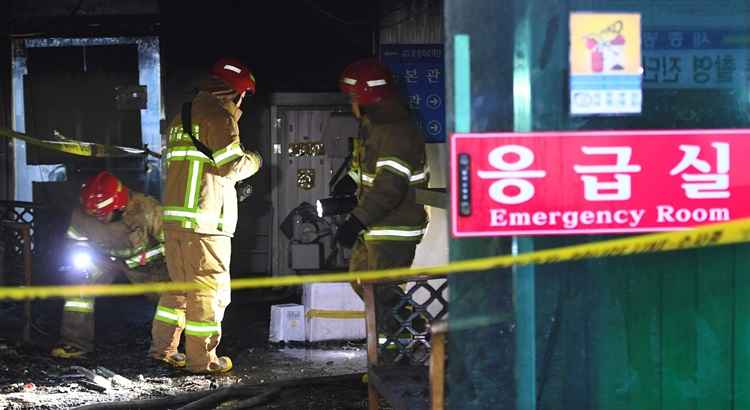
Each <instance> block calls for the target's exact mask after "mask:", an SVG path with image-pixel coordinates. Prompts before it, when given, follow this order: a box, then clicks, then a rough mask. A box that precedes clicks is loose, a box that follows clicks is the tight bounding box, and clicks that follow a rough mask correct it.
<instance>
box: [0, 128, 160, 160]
mask: <svg viewBox="0 0 750 410" xmlns="http://www.w3.org/2000/svg"><path fill="white" fill-rule="evenodd" d="M0 137H5V138H11V139H19V140H22V141H26V143H28V144H31V145H34V146H37V147H41V148H46V149H50V150H53V151H58V152H64V153H66V154H72V155H78V156H80V157H95V158H108V157H112V158H117V157H132V156H142V155H145V154H150V155H154V154H155V155H158V153H153V152H152V151H148V150H144V149H140V148H130V147H120V146H116V145H105V144H97V143H93V142H85V141H76V140H61V141H50V140H40V139H38V138H34V137H32V136H30V135H26V134H22V133H20V132H16V131H12V130H9V129H7V128H0Z"/></svg>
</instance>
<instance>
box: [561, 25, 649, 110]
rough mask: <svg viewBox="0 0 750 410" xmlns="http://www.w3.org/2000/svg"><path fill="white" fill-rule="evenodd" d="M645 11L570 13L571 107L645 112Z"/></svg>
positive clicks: (576, 108)
mask: <svg viewBox="0 0 750 410" xmlns="http://www.w3.org/2000/svg"><path fill="white" fill-rule="evenodd" d="M641 75H642V69H641V16H640V14H637V13H618V14H615V13H571V14H570V113H571V114H573V115H594V114H638V113H640V112H641V101H642V92H641Z"/></svg>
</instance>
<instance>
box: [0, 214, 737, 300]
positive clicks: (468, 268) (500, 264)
mask: <svg viewBox="0 0 750 410" xmlns="http://www.w3.org/2000/svg"><path fill="white" fill-rule="evenodd" d="M748 241H750V218H746V219H740V220H737V221H734V222H726V223H721V224H713V225H705V226H703V227H699V228H695V229H691V230H686V231H677V232H667V233H658V234H650V235H642V236H635V237H629V238H621V239H613V240H608V241H601V242H595V243H587V244H581V245H574V246H567V247H562V248H555V249H547V250H542V251H538V252H532V253H525V254H521V255H518V256H510V255H503V256H493V257H489V258H482V259H474V260H466V261H459V262H453V263H450V264H447V265H443V266H434V267H428V268H416V269H412V268H400V269H388V270H377V271H367V272H349V273H321V274H315V275H305V276H280V277H266V278H247V279H235V280H233V281H232V289H250V288H268V287H277V286H294V285H302V284H305V283H321V282H369V281H379V280H394V279H400V278H408V277H414V276H438V275H440V276H442V275H446V274H458V273H465V272H476V271H484V270H489V269H496V268H506V267H510V266H513V265H529V264H534V265H544V264H549V263H558V262H565V261H575V260H582V259H591V258H603V257H612V256H625V255H635V254H644V253H653V252H665V251H673V250H680V249H692V248H702V247H707V246H718V245H728V244H732V243H741V242H748ZM199 288H200V285H198V284H197V283H185V282H171V283H158V282H157V283H141V284H121V285H120V284H118V285H80V286H33V287H0V299H14V300H22V299H36V298H50V297H80V296H126V295H140V294H145V293H165V292H173V291H181V292H184V291H190V290H196V289H199Z"/></svg>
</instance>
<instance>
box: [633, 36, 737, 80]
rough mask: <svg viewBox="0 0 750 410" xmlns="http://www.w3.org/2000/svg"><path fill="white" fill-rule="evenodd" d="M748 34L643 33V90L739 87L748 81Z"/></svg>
mask: <svg viewBox="0 0 750 410" xmlns="http://www.w3.org/2000/svg"><path fill="white" fill-rule="evenodd" d="M748 46H750V33H748V32H747V31H739V30H645V31H644V32H643V70H644V73H643V82H644V87H645V88H733V89H736V88H740V87H744V85H745V84H746V82H747V81H748V80H750V54H748V52H747V47H748Z"/></svg>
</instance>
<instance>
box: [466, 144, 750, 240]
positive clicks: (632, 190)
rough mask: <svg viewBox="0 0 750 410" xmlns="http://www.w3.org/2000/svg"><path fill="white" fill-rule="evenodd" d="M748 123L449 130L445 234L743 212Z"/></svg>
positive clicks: (660, 224) (592, 226)
mask: <svg viewBox="0 0 750 410" xmlns="http://www.w3.org/2000/svg"><path fill="white" fill-rule="evenodd" d="M748 152H750V130H694V131H682V130H673V131H601V132H598V131H593V132H570V133H528V134H512V133H500V134H455V135H453V136H452V139H451V183H452V194H451V195H452V197H451V201H452V209H451V213H452V220H453V235H454V236H457V237H463V236H502V235H531V234H533V235H544V234H582V233H624V232H650V231H664V230H675V229H684V228H688V227H691V226H696V225H701V224H707V223H712V222H723V221H728V220H731V219H736V218H744V217H749V216H750V161H747V160H746V159H745V158H744V157H745V155H746V153H748Z"/></svg>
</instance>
